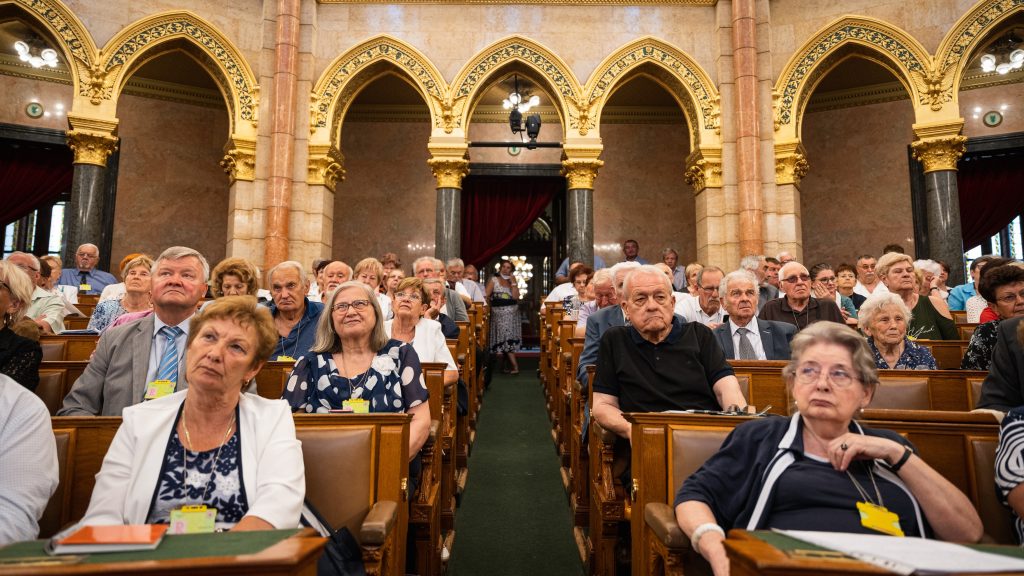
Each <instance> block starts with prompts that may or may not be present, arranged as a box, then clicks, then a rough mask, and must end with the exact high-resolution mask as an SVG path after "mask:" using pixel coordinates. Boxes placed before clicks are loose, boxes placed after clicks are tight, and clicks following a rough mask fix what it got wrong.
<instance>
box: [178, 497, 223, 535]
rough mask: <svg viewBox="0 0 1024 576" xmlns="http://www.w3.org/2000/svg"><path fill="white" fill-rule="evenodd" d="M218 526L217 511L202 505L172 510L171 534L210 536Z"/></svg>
mask: <svg viewBox="0 0 1024 576" xmlns="http://www.w3.org/2000/svg"><path fill="white" fill-rule="evenodd" d="M216 525H217V509H216V508H207V507H206V506H203V505H202V504H199V505H195V506H182V507H181V508H178V509H176V510H171V527H170V529H169V530H168V532H170V533H171V534H210V533H211V532H213V531H214V528H215V527H216Z"/></svg>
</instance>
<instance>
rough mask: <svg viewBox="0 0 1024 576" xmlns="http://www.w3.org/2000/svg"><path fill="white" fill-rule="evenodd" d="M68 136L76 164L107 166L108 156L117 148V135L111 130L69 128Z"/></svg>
mask: <svg viewBox="0 0 1024 576" xmlns="http://www.w3.org/2000/svg"><path fill="white" fill-rule="evenodd" d="M67 138H68V146H69V147H70V148H71V150H72V151H73V152H74V153H75V164H95V165H97V166H106V165H107V158H109V157H110V155H111V154H113V153H114V150H117V136H114V135H113V134H112V133H109V132H108V133H102V132H90V131H85V130H68V132H67Z"/></svg>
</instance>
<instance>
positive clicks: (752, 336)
mask: <svg viewBox="0 0 1024 576" xmlns="http://www.w3.org/2000/svg"><path fill="white" fill-rule="evenodd" d="M719 293H720V294H721V295H722V307H723V308H725V311H726V312H727V313H728V319H727V320H726V321H725V322H724V323H722V324H721V325H719V326H718V327H717V328H715V329H714V330H713V332H714V334H715V339H716V340H718V343H719V344H720V345H721V346H722V350H724V351H725V357H726V358H728V359H730V360H789V358H790V349H789V342H790V340H792V339H793V335H794V334H796V326H793V325H792V324H787V323H785V322H775V321H772V320H758V318H757V316H756V314H757V301H758V290H757V279H756V278H755V277H754V275H753V274H751V273H750V272H747V271H746V270H737V271H735V272H730V273H728V274H726V276H725V278H723V279H722V284H721V286H720V287H719Z"/></svg>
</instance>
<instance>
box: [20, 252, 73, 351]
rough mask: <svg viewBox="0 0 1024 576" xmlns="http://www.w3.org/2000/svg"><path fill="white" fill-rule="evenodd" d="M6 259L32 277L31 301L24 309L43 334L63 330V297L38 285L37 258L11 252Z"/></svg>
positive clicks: (56, 332)
mask: <svg viewBox="0 0 1024 576" xmlns="http://www.w3.org/2000/svg"><path fill="white" fill-rule="evenodd" d="M7 261H8V262H10V263H11V264H14V265H15V266H17V267H18V268H21V269H22V270H23V271H24V272H25V273H26V274H28V277H29V278H31V279H32V286H33V287H34V290H33V291H32V303H31V304H29V306H28V309H27V310H26V311H25V317H26V318H29V319H31V320H32V321H33V322H35V323H36V325H38V326H39V329H40V330H42V331H43V333H44V334H60V333H61V332H63V331H64V315H65V314H66V312H65V309H64V299H63V298H61V296H60V294H57V293H54V292H47V291H46V290H43V289H42V288H40V287H39V259H38V258H36V257H35V256H33V255H31V254H26V253H25V252H11V255H10V256H8V257H7Z"/></svg>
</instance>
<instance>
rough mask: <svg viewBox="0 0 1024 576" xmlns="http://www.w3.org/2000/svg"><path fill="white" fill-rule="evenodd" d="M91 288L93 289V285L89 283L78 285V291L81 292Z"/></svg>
mask: <svg viewBox="0 0 1024 576" xmlns="http://www.w3.org/2000/svg"><path fill="white" fill-rule="evenodd" d="M89 290H92V286H91V285H89V284H79V285H78V291H79V292H88V291H89Z"/></svg>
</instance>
